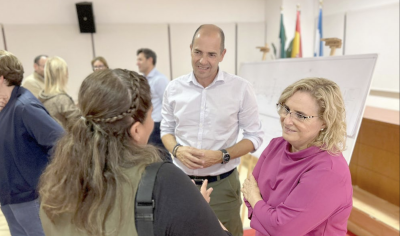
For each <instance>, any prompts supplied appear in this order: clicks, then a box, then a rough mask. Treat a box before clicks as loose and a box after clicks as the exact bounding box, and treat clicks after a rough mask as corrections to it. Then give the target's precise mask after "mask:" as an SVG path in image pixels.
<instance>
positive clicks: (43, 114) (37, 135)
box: [22, 103, 64, 157]
mask: <svg viewBox="0 0 400 236" xmlns="http://www.w3.org/2000/svg"><path fill="white" fill-rule="evenodd" d="M22 122H23V123H24V126H25V128H26V130H27V132H28V133H29V135H30V136H32V137H33V138H34V139H35V140H36V142H37V143H38V144H39V145H40V146H42V147H43V148H46V149H47V154H48V156H49V157H50V156H51V151H52V148H53V146H54V145H55V143H56V142H57V140H58V139H59V138H60V137H61V135H62V134H63V133H64V130H63V128H62V127H61V126H60V125H59V124H58V123H57V122H56V121H55V120H54V119H53V118H52V117H51V116H50V115H49V113H47V111H46V110H45V108H44V107H43V106H41V105H40V104H36V103H30V104H27V105H25V106H24V108H23V111H22Z"/></svg>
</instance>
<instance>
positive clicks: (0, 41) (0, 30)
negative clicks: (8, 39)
mask: <svg viewBox="0 0 400 236" xmlns="http://www.w3.org/2000/svg"><path fill="white" fill-rule="evenodd" d="M4 49H5V48H4V40H3V25H2V24H0V50H4Z"/></svg>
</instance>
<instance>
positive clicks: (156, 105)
mask: <svg viewBox="0 0 400 236" xmlns="http://www.w3.org/2000/svg"><path fill="white" fill-rule="evenodd" d="M146 78H147V81H148V82H149V85H150V92H151V103H152V104H153V113H151V118H153V121H154V122H160V121H161V119H162V117H161V108H162V100H163V95H164V91H165V88H166V87H167V85H168V82H169V79H167V77H165V75H163V74H161V73H160V72H159V71H158V70H157V69H156V68H153V70H151V71H150V73H149V74H148V75H147V76H146Z"/></svg>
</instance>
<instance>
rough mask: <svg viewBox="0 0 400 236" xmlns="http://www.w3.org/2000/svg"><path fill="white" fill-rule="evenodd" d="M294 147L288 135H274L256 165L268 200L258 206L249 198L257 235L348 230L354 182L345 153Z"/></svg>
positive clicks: (259, 179) (265, 198)
mask: <svg viewBox="0 0 400 236" xmlns="http://www.w3.org/2000/svg"><path fill="white" fill-rule="evenodd" d="M289 147H290V144H289V143H288V142H287V141H286V140H284V139H283V138H275V139H273V140H271V143H270V144H269V145H268V147H267V148H266V149H265V150H264V152H263V153H262V155H261V156H260V159H259V160H258V162H257V165H256V167H255V168H254V171H253V175H254V177H255V179H256V180H257V183H258V187H259V188H260V192H261V196H262V198H263V200H262V201H259V202H257V203H256V205H255V206H254V209H253V208H252V207H251V206H250V204H249V203H248V202H247V201H246V199H245V203H246V205H247V207H248V209H249V219H251V222H250V226H251V227H252V228H253V229H255V230H257V233H256V236H263V235H279V236H282V235H288V236H296V235H334V236H336V235H346V232H347V219H348V218H349V215H350V212H351V208H352V203H353V202H352V195H353V188H352V185H351V177H350V171H349V166H348V165H347V162H346V160H345V159H344V157H343V155H341V154H340V155H337V156H332V155H330V154H329V153H328V152H326V151H322V150H320V149H319V148H318V147H315V146H313V147H309V148H307V149H305V150H302V151H299V152H296V153H291V152H289Z"/></svg>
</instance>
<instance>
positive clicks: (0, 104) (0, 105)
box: [0, 95, 10, 111]
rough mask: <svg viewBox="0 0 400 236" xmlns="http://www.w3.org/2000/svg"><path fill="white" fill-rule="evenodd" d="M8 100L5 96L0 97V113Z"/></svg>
mask: <svg viewBox="0 0 400 236" xmlns="http://www.w3.org/2000/svg"><path fill="white" fill-rule="evenodd" d="M9 99H10V98H9V97H6V96H5V95H0V111H1V110H3V108H4V107H5V106H6V104H7V103H8V100H9Z"/></svg>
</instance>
